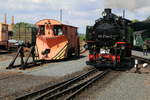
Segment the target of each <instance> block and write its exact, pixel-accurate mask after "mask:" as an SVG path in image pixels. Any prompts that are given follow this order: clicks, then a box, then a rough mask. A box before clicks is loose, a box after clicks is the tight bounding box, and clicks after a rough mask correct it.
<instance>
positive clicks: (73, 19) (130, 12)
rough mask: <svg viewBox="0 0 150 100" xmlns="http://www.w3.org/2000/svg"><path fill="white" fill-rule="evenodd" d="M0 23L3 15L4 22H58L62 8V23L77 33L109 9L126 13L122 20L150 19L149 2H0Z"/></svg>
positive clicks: (9, 0)
mask: <svg viewBox="0 0 150 100" xmlns="http://www.w3.org/2000/svg"><path fill="white" fill-rule="evenodd" d="M0 1H1V2H0V21H1V22H2V21H3V16H4V14H5V13H7V16H8V23H11V16H12V15H14V16H15V23H17V22H28V23H33V24H34V23H36V22H37V21H38V20H41V19H45V18H50V19H56V20H59V19H60V9H63V23H66V24H71V25H75V26H77V27H79V33H84V32H85V27H86V25H92V24H94V21H95V19H98V18H99V17H100V16H101V12H102V11H103V9H104V8H108V7H109V8H112V9H113V12H114V13H115V14H118V15H122V10H123V9H125V10H126V18H128V19H138V20H144V19H145V18H146V17H148V16H150V0H0Z"/></svg>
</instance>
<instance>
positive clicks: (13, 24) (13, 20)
mask: <svg viewBox="0 0 150 100" xmlns="http://www.w3.org/2000/svg"><path fill="white" fill-rule="evenodd" d="M12 25H14V16H12Z"/></svg>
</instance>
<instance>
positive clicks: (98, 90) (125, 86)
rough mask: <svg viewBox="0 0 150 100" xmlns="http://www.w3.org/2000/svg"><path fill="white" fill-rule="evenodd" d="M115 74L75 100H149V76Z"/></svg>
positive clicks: (142, 74) (125, 73) (126, 73)
mask: <svg viewBox="0 0 150 100" xmlns="http://www.w3.org/2000/svg"><path fill="white" fill-rule="evenodd" d="M115 73H116V72H115ZM117 73H118V72H117ZM117 73H116V74H114V73H113V74H112V75H111V74H110V75H109V76H107V79H105V80H103V81H99V82H98V83H96V84H94V86H92V88H90V89H88V90H86V91H84V92H83V93H81V94H80V95H79V96H77V97H76V99H75V100H150V74H145V73H141V74H138V73H133V72H130V71H128V72H120V73H118V74H117Z"/></svg>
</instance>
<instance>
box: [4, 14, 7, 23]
mask: <svg viewBox="0 0 150 100" xmlns="http://www.w3.org/2000/svg"><path fill="white" fill-rule="evenodd" d="M4 24H7V14H5V15H4Z"/></svg>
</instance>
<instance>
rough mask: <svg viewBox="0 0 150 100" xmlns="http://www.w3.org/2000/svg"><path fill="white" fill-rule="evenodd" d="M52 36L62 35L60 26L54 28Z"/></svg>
mask: <svg viewBox="0 0 150 100" xmlns="http://www.w3.org/2000/svg"><path fill="white" fill-rule="evenodd" d="M53 30H54V35H63V30H62V26H61V25H55V26H54V29H53Z"/></svg>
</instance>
